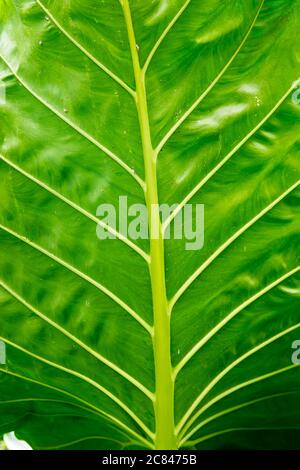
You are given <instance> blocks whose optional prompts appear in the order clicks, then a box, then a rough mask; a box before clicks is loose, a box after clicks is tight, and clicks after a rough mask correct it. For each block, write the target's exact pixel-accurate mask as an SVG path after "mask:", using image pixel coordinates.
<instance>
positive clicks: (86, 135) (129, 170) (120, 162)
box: [0, 56, 145, 190]
mask: <svg viewBox="0 0 300 470" xmlns="http://www.w3.org/2000/svg"><path fill="white" fill-rule="evenodd" d="M0 59H1V60H3V62H4V63H5V65H6V66H7V67H8V69H9V70H10V71H11V73H12V74H13V75H14V77H15V78H16V79H17V80H18V81H19V83H20V84H21V85H22V86H23V87H24V88H25V89H26V90H27V91H28V92H29V93H30V94H31V95H32V96H33V97H34V98H35V99H36V100H37V101H39V102H40V103H41V104H43V105H44V106H45V108H47V109H49V111H51V112H52V113H53V114H55V115H56V116H57V117H59V118H60V119H61V120H62V121H64V122H65V123H66V124H68V125H69V126H70V127H71V128H72V129H73V130H75V131H76V132H78V134H80V135H81V136H82V137H84V138H85V139H87V140H88V141H89V142H91V143H92V144H93V145H95V146H96V147H97V148H98V149H100V150H101V151H102V152H104V153H105V154H106V155H107V156H108V157H110V158H111V159H112V160H114V161H115V162H116V163H117V164H118V165H119V166H121V167H122V168H123V169H124V170H125V171H126V172H127V173H128V174H129V175H130V176H132V178H134V179H135V181H136V182H137V183H138V184H139V185H140V186H141V188H142V189H143V190H144V189H145V182H144V181H143V180H142V179H141V178H140V177H139V176H138V175H137V174H136V172H135V171H134V170H133V169H132V168H130V166H129V165H127V163H125V162H124V161H123V160H122V159H121V158H120V157H118V156H117V155H116V154H114V153H113V152H112V151H111V150H109V149H108V148H107V147H105V145H102V144H101V143H100V142H98V140H96V139H95V138H94V137H92V136H91V135H90V134H89V133H88V132H86V131H85V130H83V129H82V128H81V127H79V126H78V125H77V124H75V123H74V122H73V121H71V120H70V119H68V118H67V116H65V115H64V114H62V113H61V112H60V111H58V110H57V109H56V108H55V107H54V106H52V105H51V104H50V103H48V102H47V101H46V100H45V99H44V98H42V97H41V96H40V95H38V94H37V93H36V92H35V91H34V90H33V89H32V88H31V87H30V86H29V85H27V83H26V82H25V81H24V80H23V79H22V78H21V77H20V75H19V74H18V73H17V72H15V71H14V70H13V69H12V67H11V66H10V65H9V63H8V62H7V61H6V60H5V59H4V57H2V56H0Z"/></svg>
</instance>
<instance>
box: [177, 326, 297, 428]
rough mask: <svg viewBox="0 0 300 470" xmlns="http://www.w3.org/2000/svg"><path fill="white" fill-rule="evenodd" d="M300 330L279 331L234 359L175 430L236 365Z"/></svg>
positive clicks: (179, 426) (199, 397) (202, 394)
mask: <svg viewBox="0 0 300 470" xmlns="http://www.w3.org/2000/svg"><path fill="white" fill-rule="evenodd" d="M298 328H300V323H296V324H295V325H293V326H291V327H289V328H286V329H285V330H283V331H281V332H280V333H277V334H276V335H274V336H272V337H271V338H269V339H267V340H266V341H263V342H262V343H260V344H258V345H257V346H255V347H254V348H252V349H250V350H249V351H247V352H246V353H244V354H243V355H242V356H240V357H238V358H237V359H235V360H234V361H233V362H232V363H231V364H229V365H228V366H227V367H225V369H223V370H222V371H221V372H220V373H219V374H218V375H217V376H216V377H215V378H214V379H213V380H212V381H211V382H210V383H209V384H208V385H207V386H206V387H205V389H204V390H203V391H202V392H201V393H200V395H199V396H198V397H197V398H196V400H195V401H194V402H193V403H192V405H191V406H190V407H189V409H188V410H187V412H186V413H185V415H184V416H183V418H182V419H181V420H180V422H179V423H178V426H177V430H178V431H180V429H182V427H183V426H184V424H185V423H186V421H187V420H188V419H189V417H190V416H191V415H192V413H193V412H194V410H195V409H196V408H197V406H198V405H199V404H200V403H201V402H202V401H203V399H204V398H205V397H206V395H207V394H208V393H209V392H210V391H211V390H212V389H213V388H214V387H215V385H216V384H217V383H218V382H219V381H220V380H221V379H222V378H223V377H225V375H227V374H228V372H230V371H231V370H232V369H234V368H235V367H236V366H237V365H239V364H240V363H241V362H243V361H244V360H245V359H247V358H248V357H250V356H252V355H253V354H255V353H256V352H257V351H260V350H261V349H263V348H265V347H266V346H268V345H269V344H272V343H273V342H275V341H277V340H278V339H280V338H282V337H283V336H285V335H287V334H289V333H291V332H292V331H294V330H296V329H298Z"/></svg>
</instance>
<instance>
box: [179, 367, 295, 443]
mask: <svg viewBox="0 0 300 470" xmlns="http://www.w3.org/2000/svg"><path fill="white" fill-rule="evenodd" d="M296 367H299V364H292V365H290V366H287V367H284V368H282V369H277V370H274V371H272V372H269V373H267V374H264V375H261V376H259V377H255V378H253V379H251V380H247V381H246V382H242V383H240V384H238V385H235V386H234V387H231V388H229V389H228V390H225V392H222V393H220V394H219V395H217V396H216V397H214V398H213V399H212V400H210V401H209V402H208V403H206V404H205V405H204V406H203V407H202V408H201V409H200V410H198V411H197V413H195V414H194V415H193V416H192V418H191V419H190V420H189V421H188V422H187V423H186V425H185V426H184V428H183V429H182V433H181V435H182V436H183V435H184V434H185V432H186V431H187V430H188V429H189V428H190V427H191V425H192V424H193V423H194V422H195V421H196V419H198V418H199V416H201V415H202V414H203V413H204V412H205V411H206V410H207V409H209V408H210V407H211V406H213V405H214V404H215V403H218V402H219V401H220V400H222V399H223V398H225V397H228V396H229V395H231V394H233V393H235V392H237V391H238V390H241V389H242V388H246V387H248V386H250V385H252V384H254V383H258V382H261V381H263V380H267V379H269V378H271V377H274V376H276V375H279V374H282V373H284V372H289V371H290V370H292V369H295V368H296ZM196 431H197V430H196V428H194V429H193V432H192V431H191V432H190V433H189V435H190V436H191V435H192V434H194V432H196Z"/></svg>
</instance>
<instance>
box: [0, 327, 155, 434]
mask: <svg viewBox="0 0 300 470" xmlns="http://www.w3.org/2000/svg"><path fill="white" fill-rule="evenodd" d="M0 340H2V341H3V342H4V343H6V344H9V345H10V346H11V347H13V348H15V349H18V350H19V351H22V352H23V353H24V354H27V355H28V356H31V357H33V358H34V359H36V360H38V361H40V362H43V363H45V364H47V365H49V366H50V367H53V368H55V369H58V370H61V371H62V372H64V373H66V374H69V375H71V376H74V377H76V378H78V379H80V380H82V381H83V382H86V383H88V384H89V385H91V386H92V387H94V388H96V389H97V390H100V392H102V393H103V394H104V395H106V396H107V397H109V398H110V399H111V400H112V401H114V402H115V403H116V404H117V405H118V406H119V407H120V408H122V409H123V410H124V411H125V413H127V414H128V416H130V417H131V418H132V419H133V420H134V421H135V422H136V424H137V425H138V426H139V427H140V428H141V429H142V430H143V431H144V432H145V433H146V434H147V435H148V436H149V437H150V438H151V439H152V440H153V433H152V432H151V431H150V429H148V427H147V426H146V425H145V424H144V423H143V421H141V419H140V418H139V417H138V416H137V415H136V414H135V413H134V412H133V411H132V410H131V409H130V408H129V406H127V405H126V404H125V403H124V402H123V401H122V400H120V399H119V398H118V397H116V396H115V395H114V394H113V393H112V392H110V391H109V390H107V389H106V388H105V387H103V386H102V385H100V384H99V383H98V382H96V381H95V380H93V379H91V378H90V377H87V376H86V375H84V374H81V373H80V372H77V371H75V370H73V369H69V368H67V367H64V366H62V365H61V364H57V363H56V362H53V361H49V360H48V359H46V358H44V357H41V356H39V355H37V354H34V353H32V352H31V351H28V350H27V349H25V348H23V347H22V346H20V345H19V344H16V343H13V342H12V341H10V340H9V339H7V338H5V337H4V336H0Z"/></svg>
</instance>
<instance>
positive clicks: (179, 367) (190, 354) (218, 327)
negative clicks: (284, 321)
mask: <svg viewBox="0 0 300 470" xmlns="http://www.w3.org/2000/svg"><path fill="white" fill-rule="evenodd" d="M299 270H300V266H297V267H296V268H294V269H292V270H291V271H289V272H287V273H285V274H284V275H282V276H280V277H279V278H278V279H275V281H273V282H271V283H270V284H268V285H267V286H265V287H264V288H263V289H261V290H260V291H258V292H256V294H254V295H252V296H251V297H249V298H248V299H247V300H245V301H244V302H243V303H241V304H240V305H239V306H238V307H236V308H235V309H234V310H232V312H230V313H229V314H228V315H226V316H225V317H224V318H223V320H222V321H220V322H219V323H218V324H217V325H216V326H215V327H214V328H212V329H211V330H210V331H209V333H207V334H206V335H205V336H204V337H203V338H201V340H199V341H198V342H197V343H196V344H195V345H194V346H193V347H192V348H191V349H190V351H189V352H188V353H187V354H186V355H185V356H184V358H183V359H181V361H180V362H179V363H178V364H177V366H176V367H175V368H174V377H176V376H177V374H178V373H179V372H180V371H181V370H182V368H183V367H184V366H185V365H186V364H187V363H188V362H189V361H190V359H192V357H193V356H194V355H195V354H196V353H197V352H198V351H199V350H200V349H201V348H202V347H203V346H204V345H205V344H206V343H207V342H208V341H209V340H210V339H211V338H212V337H213V336H214V335H216V334H217V333H218V332H219V331H220V330H221V329H222V328H223V327H224V326H225V325H227V323H228V322H229V321H231V320H232V319H233V318H234V317H235V316H236V315H237V314H238V313H240V312H241V311H243V310H244V309H245V308H247V307H249V305H251V304H252V303H253V302H255V301H256V300H258V299H259V298H260V297H262V296H263V295H265V294H267V293H268V292H269V291H270V290H271V289H273V288H274V287H276V286H278V285H279V284H281V283H282V282H283V281H285V280H286V279H288V278H289V277H291V276H293V275H294V274H296V273H297V272H298V271H299Z"/></svg>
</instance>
